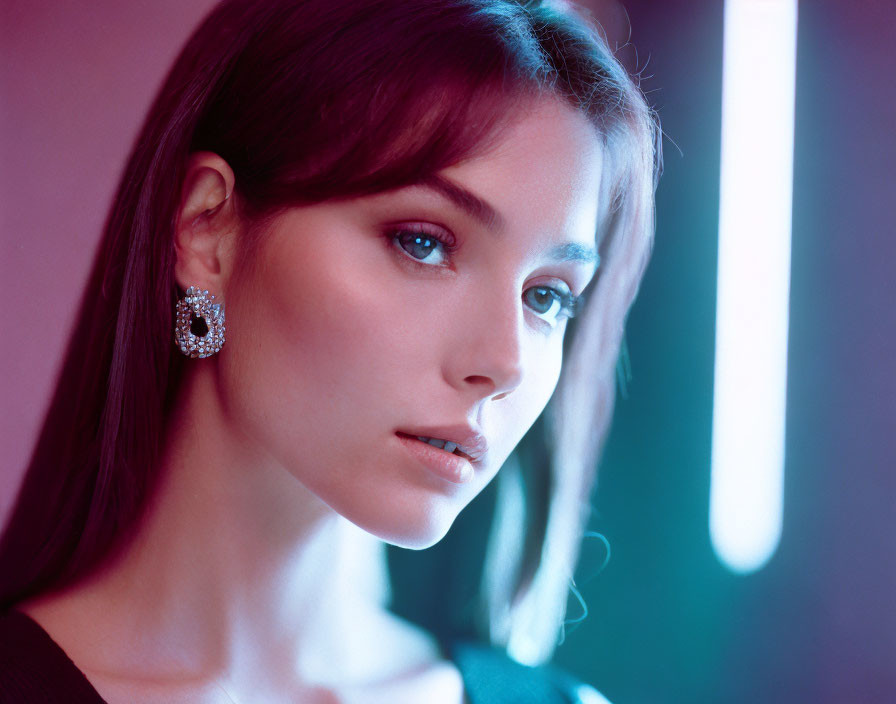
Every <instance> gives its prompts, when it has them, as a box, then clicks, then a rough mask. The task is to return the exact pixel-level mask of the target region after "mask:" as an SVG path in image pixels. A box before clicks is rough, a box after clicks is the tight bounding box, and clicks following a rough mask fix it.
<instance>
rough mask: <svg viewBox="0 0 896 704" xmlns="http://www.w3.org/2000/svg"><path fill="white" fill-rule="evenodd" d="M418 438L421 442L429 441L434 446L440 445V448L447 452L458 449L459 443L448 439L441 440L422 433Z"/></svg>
mask: <svg viewBox="0 0 896 704" xmlns="http://www.w3.org/2000/svg"><path fill="white" fill-rule="evenodd" d="M417 439H418V440H420V441H421V442H425V443H429V444H430V445H432V446H433V447H438V448H439V449H440V450H445V452H454V451H455V450H456V449H457V445H456V444H455V443H453V442H448V441H446V440H439V439H438V438H425V437H423V436H422V435H418V436H417Z"/></svg>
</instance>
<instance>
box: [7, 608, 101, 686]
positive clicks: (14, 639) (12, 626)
mask: <svg viewBox="0 0 896 704" xmlns="http://www.w3.org/2000/svg"><path fill="white" fill-rule="evenodd" d="M60 701H65V702H72V703H73V704H102V702H103V700H102V698H101V697H100V696H99V694H97V691H96V690H95V689H94V688H93V686H92V685H91V684H90V682H89V681H88V680H87V678H86V677H85V676H84V674H83V673H82V672H81V671H80V670H79V669H78V668H77V667H76V666H75V664H74V663H73V662H72V661H71V660H70V659H69V657H68V656H67V655H66V654H65V651H63V650H62V648H60V647H59V646H58V645H57V644H56V643H55V642H54V641H53V639H52V638H50V636H49V635H48V634H47V632H46V631H44V629H43V628H41V627H40V626H39V625H38V624H37V623H36V622H35V621H33V620H32V619H31V618H30V617H29V616H27V615H26V614H24V613H22V612H21V611H17V610H15V609H10V610H8V611H0V704H7V703H10V704H11V703H12V702H16V703H18V704H31V703H34V704H39V703H46V704H50V703H51V702H60Z"/></svg>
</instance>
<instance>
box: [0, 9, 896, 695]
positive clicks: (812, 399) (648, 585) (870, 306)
mask: <svg viewBox="0 0 896 704" xmlns="http://www.w3.org/2000/svg"><path fill="white" fill-rule="evenodd" d="M754 1H755V2H763V1H765V0H754ZM582 4H586V5H588V6H590V7H591V8H592V9H593V10H594V12H595V13H596V14H597V16H598V17H599V18H601V20H602V22H603V24H604V26H605V28H606V31H607V34H608V36H609V37H610V40H611V42H615V43H618V44H619V45H623V44H625V43H626V41H627V40H628V39H629V33H630V39H631V45H629V46H626V47H624V48H622V49H621V51H620V56H621V57H622V58H623V60H624V61H625V62H626V64H627V65H628V66H629V67H630V68H631V69H633V70H637V71H641V74H642V79H643V80H642V87H643V88H644V89H645V91H646V92H647V94H648V98H649V100H650V102H651V104H652V105H653V106H654V107H655V108H656V109H657V110H658V112H659V115H660V117H661V120H662V124H663V130H664V132H665V134H666V139H665V140H664V150H665V155H666V159H665V175H664V177H663V179H662V181H661V183H660V187H659V191H658V194H657V236H656V246H655V250H654V257H653V261H652V263H651V265H650V268H649V269H648V272H647V276H646V279H645V281H644V284H643V286H642V289H641V293H640V295H639V298H638V300H637V302H636V304H635V307H634V309H633V310H632V313H631V315H630V318H629V323H628V333H627V338H628V350H629V357H630V366H631V379H630V380H629V381H628V383H627V384H626V387H627V389H626V391H627V393H626V397H625V398H620V399H619V401H618V403H617V410H616V417H615V421H614V425H613V429H612V432H611V435H610V439H609V441H608V444H607V447H606V452H605V454H604V457H603V460H602V463H601V468H600V475H599V486H598V490H597V492H596V494H595V497H594V506H595V512H594V516H593V519H592V521H591V526H590V527H591V528H592V529H593V530H594V531H596V532H599V533H601V534H602V535H603V536H605V537H606V539H607V540H608V541H609V543H610V545H611V552H612V557H611V559H610V561H609V563H608V565H607V566H606V568H605V569H603V570H602V571H599V573H598V570H597V567H599V565H600V563H601V562H602V560H603V550H602V548H601V547H600V545H602V543H600V541H598V540H596V539H592V540H590V541H588V542H587V543H586V547H585V551H584V555H583V562H582V566H581V568H580V571H579V572H580V573H579V575H578V578H577V585H578V587H579V590H580V592H581V595H582V598H583V599H584V601H585V603H586V605H587V609H588V615H587V618H585V619H584V620H583V621H581V622H580V623H578V624H574V625H570V626H569V627H568V628H567V633H566V639H565V641H564V643H563V644H562V645H561V646H560V648H559V649H558V651H557V657H556V662H557V663H558V664H560V665H561V666H563V667H565V668H566V669H568V670H570V671H572V672H574V673H575V674H577V675H578V676H580V677H581V678H582V679H585V680H586V681H589V682H591V683H593V684H595V685H596V686H597V687H598V688H599V689H600V690H601V691H602V692H603V693H604V694H605V695H606V696H607V697H608V698H609V699H610V700H611V701H613V702H614V703H615V704H648V703H651V704H654V703H664V702H670V703H677V702H682V703H690V702H695V703H702V702H732V703H738V704H739V703H741V702H742V703H744V704H746V703H747V702H751V703H752V702H757V701H761V702H782V703H784V702H816V703H831V704H835V703H836V704H878V703H880V704H883V703H885V702H886V703H888V704H890V703H892V702H894V701H896V471H894V470H896V361H894V360H896V283H894V281H896V277H894V274H896V231H894V230H896V228H894V225H893V222H894V218H893V215H892V211H893V207H894V202H896V175H894V174H896V170H894V166H896V81H894V79H893V72H894V68H896V51H894V44H896V3H893V2H892V0H863V1H862V2H847V1H846V0H811V1H809V0H806V1H804V2H800V3H799V9H798V17H799V21H798V34H797V54H796V56H797V58H796V104H795V105H796V107H795V132H794V175H793V184H794V185H793V218H792V260H791V280H790V286H791V288H790V327H789V331H790V338H789V357H788V359H789V361H788V381H787V406H786V427H787V435H786V444H785V457H786V461H785V474H784V503H783V506H784V509H783V523H782V530H781V536H780V542H779V544H778V545H777V548H776V550H775V551H774V553H773V554H772V555H771V557H770V559H769V560H768V561H767V562H766V563H765V564H764V565H763V566H761V567H760V568H759V569H757V570H755V571H752V572H749V573H746V574H741V573H737V572H734V571H732V570H731V569H730V568H728V567H726V566H725V564H723V562H722V561H721V560H720V559H719V557H718V556H717V555H716V552H715V551H714V548H713V545H712V543H711V540H710V531H709V504H710V469H711V452H712V424H713V365H714V359H715V351H714V350H715V327H716V319H715V314H716V296H715V294H716V272H717V256H718V254H717V253H718V231H719V193H720V188H719V177H720V150H721V146H720V145H721V134H720V132H721V106H722V56H723V19H724V3H723V2H721V1H720V0H715V1H712V2H710V1H709V0H687V2H685V1H684V0H665V1H664V2H650V1H648V0H626V1H625V2H624V3H623V5H624V8H623V6H622V5H620V4H619V3H617V2H615V1H604V0H601V1H599V2H598V1H597V0H593V1H592V2H591V3H582ZM211 5H212V2H211V1H210V0H156V1H155V2H153V3H146V2H127V3H123V2H113V1H112V0H96V1H94V2H68V3H58V2H51V1H50V0H28V1H26V0H2V4H0V8H2V14H0V43H2V44H0V45H2V49H0V52H2V54H0V55H2V57H3V61H2V65H0V150H2V152H0V164H2V167H0V223H2V226H0V231H2V247H3V256H2V264H0V266H2V280H0V291H2V296H0V324H2V326H0V330H2V334H0V370H2V372H0V373H2V375H3V389H4V393H3V397H2V398H3V400H2V404H3V425H2V429H0V437H2V443H3V444H2V447H3V450H4V452H3V455H4V460H3V464H2V467H0V519H2V518H5V516H6V514H7V511H8V509H9V507H10V505H11V503H12V501H13V499H14V495H15V490H16V487H17V486H18V482H19V479H20V477H21V473H22V471H23V469H24V465H25V463H26V461H27V459H28V456H29V453H30V450H31V445H32V443H33V441H34V438H35V434H36V432H37V429H38V425H39V423H40V420H41V416H42V414H43V412H44V410H45V406H46V403H47V402H48V396H49V393H50V390H51V386H52V380H53V377H54V374H55V372H56V369H57V365H58V363H59V358H60V355H61V352H62V347H63V344H64V342H65V339H66V337H67V335H68V330H69V326H70V325H71V323H72V320H73V315H74V312H75V306H76V304H77V299H78V297H79V295H80V292H81V289H82V286H83V284H84V282H85V280H86V276H87V271H88V266H89V263H90V260H91V258H92V255H93V251H94V247H95V245H96V242H97V241H98V236H99V232H100V229H101V227H102V224H103V220H104V218H105V214H106V208H107V207H108V204H109V202H110V199H111V196H112V193H113V190H114V187H115V183H116V180H117V178H118V175H119V172H120V169H121V168H122V167H123V164H124V159H125V156H126V154H127V153H128V151H129V149H130V147H131V142H132V140H133V138H134V135H135V134H136V132H137V129H138V126H139V124H140V121H141V120H142V117H143V114H144V113H145V111H146V109H147V108H148V106H149V102H150V100H151V98H152V96H153V94H154V92H155V90H156V88H157V87H158V85H159V84H160V82H161V79H162V77H163V75H164V72H165V71H166V70H167V68H168V66H169V64H170V62H171V61H172V59H173V57H174V55H175V53H176V51H177V50H178V48H179V47H180V45H181V44H182V43H183V41H184V40H185V39H186V37H187V36H188V34H189V33H190V31H191V29H192V28H193V26H194V25H195V24H196V22H197V21H198V20H199V18H200V17H201V16H202V15H203V14H204V12H205V11H206V10H207V9H208V8H209V7H210V6H211ZM629 27H631V30H629ZM635 49H636V50H637V51H635ZM762 136H763V135H762V134H756V135H755V139H757V140H761V139H762ZM488 500H489V496H488V495H485V496H483V500H482V502H479V503H481V504H483V506H485V505H487V502H488ZM484 510H485V509H483V508H481V507H477V506H475V505H474V506H473V507H471V510H470V511H469V514H466V513H465V514H464V515H463V516H462V517H461V519H460V520H459V522H458V525H457V526H456V528H457V533H458V535H460V534H462V532H463V531H464V530H468V529H469V528H465V525H467V524H472V523H475V522H476V521H480V520H482V518H481V517H482V515H483V511H484ZM453 533H455V531H454V530H453V531H452V534H453ZM458 544H459V543H458V542H457V541H456V540H454V541H453V540H451V534H449V539H446V541H444V543H443V544H441V545H439V546H437V547H436V548H434V549H433V550H430V551H426V552H424V553H417V554H413V555H406V554H396V555H393V558H392V559H393V563H394V565H395V570H396V573H397V574H398V575H401V574H402V573H404V574H405V575H407V574H411V573H412V572H413V571H414V570H416V569H417V567H419V566H420V565H422V564H424V563H427V564H428V565H429V566H430V567H432V566H433V565H437V564H441V565H444V566H445V567H444V568H443V570H445V572H444V573H443V574H441V575H439V574H438V570H437V569H433V570H431V571H430V574H431V575H433V577H432V578H433V579H437V580H441V584H442V585H443V586H444V584H445V583H446V582H445V580H446V579H447V580H450V579H452V576H451V574H450V571H451V569H453V566H456V565H457V564H458V561H457V557H455V556H453V554H452V551H456V550H457V549H458V547H457V546H458ZM404 552H407V551H404ZM452 557H453V558H454V559H452ZM461 557H463V558H470V557H471V556H470V555H464V556H461ZM415 561H416V562H415ZM419 586H420V585H419V584H418V585H416V586H414V588H410V587H402V586H401V583H399V585H398V586H397V591H398V592H399V593H400V592H401V590H402V589H405V590H406V591H407V592H408V593H412V592H416V593H417V594H419V593H420V591H421V590H420V589H419ZM429 606H432V605H427V604H426V603H425V602H423V601H421V602H419V603H418V605H417V606H416V607H415V608H417V609H418V610H425V609H427V608H429ZM581 613H582V608H581V606H580V605H579V604H578V602H576V601H574V600H571V602H570V614H569V616H570V618H571V619H575V618H576V617H577V616H579V615H580V614H581Z"/></svg>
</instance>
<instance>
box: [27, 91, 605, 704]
mask: <svg viewBox="0 0 896 704" xmlns="http://www.w3.org/2000/svg"><path fill="white" fill-rule="evenodd" d="M530 107H531V109H530V110H528V111H527V112H526V113H525V114H524V115H523V116H521V117H519V118H517V119H516V121H515V122H514V123H513V124H512V125H510V126H509V127H508V129H507V131H506V133H504V134H503V135H502V137H501V139H500V140H498V141H497V142H496V144H495V145H494V146H493V147H491V148H490V149H489V150H488V151H486V152H485V153H483V154H479V155H477V156H475V157H473V158H470V159H468V160H467V161H465V162H462V163H460V164H457V165H454V166H452V167H450V168H448V169H445V170H444V171H443V172H441V173H440V174H439V176H440V177H441V178H444V179H445V180H446V181H447V182H448V183H451V184H455V185H456V186H459V187H460V188H462V189H463V190H465V191H467V192H469V193H472V194H475V196H476V197H477V198H478V199H480V200H482V201H485V202H487V203H488V204H489V205H490V206H491V208H492V209H493V211H494V214H496V215H497V217H491V218H489V222H490V223H491V224H490V226H489V225H488V224H486V223H485V222H483V220H482V218H479V217H477V216H475V215H474V214H472V213H470V212H468V209H464V208H462V207H460V206H459V205H458V204H457V203H456V202H455V201H453V200H452V199H451V198H449V197H447V196H446V195H445V194H444V192H440V191H439V189H437V188H432V187H430V186H426V185H422V184H418V185H415V186H410V187H406V188H401V189H397V190H395V191H389V192H386V193H380V194H375V195H372V196H365V197H361V198H353V199H347V200H337V201H326V202H324V203H320V204H315V205H310V206H300V207H295V208H290V209H288V210H286V211H284V212H283V213H281V214H279V215H277V216H276V217H275V218H273V219H272V220H270V221H268V222H266V223H265V225H264V230H263V232H261V233H260V236H259V237H257V238H253V241H257V243H258V245H257V247H256V248H255V249H254V250H253V251H252V252H251V253H249V254H248V259H247V258H246V253H245V252H244V251H243V250H242V249H241V247H240V242H241V238H243V237H246V235H247V231H248V228H249V226H250V225H249V224H248V223H245V222H243V221H242V220H241V218H240V216H239V208H238V206H237V200H238V198H239V188H238V184H235V183H234V180H233V173H232V171H230V169H229V167H228V166H227V164H226V162H224V161H223V159H221V158H220V157H217V156H216V155H213V154H210V153H199V154H196V155H194V156H193V158H192V160H191V163H190V171H189V176H188V179H187V182H186V186H185V190H184V199H183V204H182V208H181V212H180V217H179V220H178V227H177V255H178V259H177V264H176V269H175V272H176V278H177V280H178V284H179V285H180V286H181V287H182V288H184V289H185V288H186V287H188V286H190V285H200V286H202V287H203V288H207V289H209V290H210V291H211V292H213V293H215V294H216V295H217V297H218V300H219V301H222V302H224V304H225V307H226V315H227V329H228V341H227V343H226V345H225V347H224V350H222V352H221V353H220V354H219V355H218V356H217V357H214V358H210V359H208V360H201V361H197V362H196V363H195V364H191V366H190V368H189V372H188V374H187V377H186V379H185V382H184V384H183V386H182V388H181V390H180V393H179V402H178V403H177V405H176V409H177V410H176V412H175V414H174V415H173V416H172V417H171V418H170V421H169V425H168V428H167V432H166V442H165V450H164V453H163V460H162V463H161V467H160V471H161V472H162V476H163V481H162V484H161V486H160V489H159V491H158V493H157V495H156V497H155V498H154V501H153V503H152V505H151V507H150V510H149V511H148V512H147V515H146V517H145V520H144V522H143V524H142V526H141V529H140V531H139V532H138V536H137V538H136V540H135V542H134V544H133V546H132V547H131V548H130V549H129V550H128V551H127V552H126V554H125V555H124V556H123V558H122V559H121V560H120V561H119V562H118V563H116V564H113V565H111V566H110V567H108V568H107V569H105V570H103V571H101V572H99V573H98V574H96V575H94V576H93V577H92V578H91V579H89V580H87V581H86V582H84V583H82V584H78V585H77V586H76V587H74V588H73V589H71V590H68V591H66V592H63V593H61V594H56V595H53V596H51V597H45V598H43V599H41V600H36V601H33V602H31V603H30V604H27V605H25V606H24V607H23V610H25V611H26V612H28V613H29V614H30V615H31V616H32V617H33V618H35V620H37V621H38V622H39V623H41V624H42V625H43V626H44V628H45V629H46V630H47V631H48V632H49V633H50V634H51V635H52V636H53V637H54V639H55V640H56V641H57V642H58V643H60V645H62V647H63V648H64V649H65V650H66V651H67V652H68V654H69V655H70V656H71V657H72V659H73V660H74V662H75V663H76V664H77V665H78V666H79V667H81V669H82V670H83V671H85V673H87V675H88V677H89V678H90V679H91V681H92V682H93V683H94V684H95V686H96V687H97V689H98V690H99V691H100V693H101V694H102V695H103V696H104V697H105V698H106V699H107V700H108V701H110V702H115V701H128V700H129V699H128V697H129V696H133V695H134V693H135V692H137V693H138V695H139V696H141V697H143V699H142V700H143V701H162V700H165V701H177V700H179V699H178V697H180V698H181V699H182V700H184V701H187V700H189V701H209V702H217V701H229V699H225V698H224V696H228V697H229V696H230V695H233V696H236V697H237V698H240V697H245V698H246V699H247V700H251V699H252V698H253V697H255V698H257V697H258V696H259V693H266V696H267V697H268V698H267V699H265V701H291V700H292V699H291V697H294V696H295V694H296V692H301V693H303V695H304V696H306V697H307V700H308V701H332V700H333V699H332V698H329V699H328V697H332V696H333V695H334V693H339V695H340V696H341V697H343V699H340V701H354V700H353V699H352V698H351V697H352V696H356V697H358V699H357V700H358V701H367V702H372V701H377V700H376V699H375V696H376V693H377V692H381V693H382V696H383V701H392V702H401V701H419V696H420V692H421V691H423V692H429V693H431V692H433V691H439V692H442V693H443V696H444V697H445V698H444V701H446V702H461V701H463V692H462V685H461V683H460V680H459V676H458V674H457V672H456V670H455V669H454V667H453V666H452V665H450V663H446V662H445V661H443V660H441V658H440V656H439V654H438V651H437V647H436V645H435V643H434V642H433V641H432V639H431V637H429V636H428V634H426V633H425V632H423V631H422V630H420V629H418V628H416V627H414V626H412V625H411V624H409V623H407V622H404V621H402V620H401V619H399V618H398V617H396V616H394V615H393V614H391V613H389V612H388V611H387V610H386V608H385V597H386V594H387V584H386V578H385V567H384V558H383V551H382V543H381V542H380V541H386V542H389V543H393V544H396V545H401V546H405V547H409V548H424V547H427V546H429V545H432V544H434V543H436V542H438V540H440V539H441V538H442V537H443V536H444V535H445V533H446V532H447V531H448V529H449V528H450V527H451V524H452V523H453V521H454V520H455V518H456V517H457V515H458V514H459V513H460V511H461V510H462V509H463V508H464V507H465V506H466V505H467V504H468V503H469V502H470V501H471V500H472V499H473V498H474V497H475V496H476V495H477V494H478V493H479V492H480V491H481V490H482V488H483V487H484V486H485V485H486V484H487V483H488V482H489V481H490V480H491V479H492V478H493V477H494V475H495V474H496V473H497V471H498V470H499V468H500V466H501V464H502V463H503V462H504V460H505V459H506V458H507V456H508V455H509V454H510V452H511V451H512V449H513V448H514V447H515V446H516V444H517V443H518V442H519V440H520V438H521V437H522V436H523V434H524V433H525V432H526V430H527V429H528V428H529V427H530V426H531V425H532V423H533V422H534V421H535V419H536V418H537V417H538V415H539V414H540V413H541V412H542V410H543V409H544V407H545V405H546V404H547V402H548V399H549V398H550V396H551V394H552V393H553V390H554V388H555V386H556V383H557V380H558V377H559V373H560V369H561V364H562V341H563V330H564V327H565V323H564V320H563V316H562V315H557V314H556V306H551V307H550V308H551V309H553V310H554V313H553V314H551V315H547V314H545V313H543V312H542V311H540V310H536V308H535V307H533V306H532V305H530V304H531V302H532V301H533V299H532V298H531V295H532V294H528V296H529V297H527V292H528V291H530V290H531V289H532V288H533V287H550V288H555V289H556V290H558V291H561V292H562V291H566V290H568V291H569V292H570V293H571V294H573V295H575V294H578V293H580V292H581V291H582V290H583V289H584V288H585V286H586V285H587V283H588V281H589V280H590V278H591V277H592V276H593V274H594V267H595V264H594V263H593V262H588V261H587V257H583V256H575V257H573V258H571V259H569V260H565V261H561V260H558V256H557V255H558V252H566V253H567V254H568V253H570V252H575V253H578V255H581V253H582V252H588V251H589V250H591V249H592V248H593V247H594V245H595V243H594V237H595V230H596V226H597V221H598V216H599V206H600V204H599V203H598V202H597V197H596V195H597V193H598V191H599V188H600V178H601V166H602V161H601V148H600V144H599V140H598V137H597V134H596V133H595V131H594V128H593V127H592V126H591V124H590V123H589V122H588V121H587V119H586V118H585V117H584V116H582V115H581V114H580V113H578V112H576V111H575V110H574V109H572V108H570V107H568V106H567V105H566V104H564V103H561V102H560V101H559V100H556V99H554V98H550V97H541V98H538V99H536V100H534V101H533V103H532V105H531V106H530ZM408 232H410V233H412V234H414V235H416V236H419V237H421V238H424V239H426V238H430V239H433V240H438V239H439V238H441V239H442V240H443V241H444V242H447V243H450V247H447V248H443V249H440V248H439V246H434V247H432V248H430V247H415V246H414V245H415V242H414V237H411V238H408V237H404V238H403V239H402V238H401V237H399V235H401V234H402V233H408ZM402 243H404V245H405V246H403V244H402ZM418 244H419V243H418ZM442 247H444V245H442ZM409 249H410V250H411V251H410V252H409V251H408V250H409ZM430 250H431V251H430ZM449 250H450V251H449ZM413 253H416V254H418V255H420V254H425V256H426V261H420V260H418V259H417V258H415V257H414V256H412V254H413ZM451 424H468V425H470V426H472V427H476V428H478V429H481V432H482V434H483V435H484V436H485V437H486V438H487V439H488V443H489V451H488V454H487V455H486V457H484V458H483V460H482V461H481V462H479V463H476V466H475V467H474V472H473V475H472V477H470V478H469V479H468V480H467V481H462V482H448V481H445V480H444V479H441V478H438V477H435V476H433V475H432V473H430V472H429V471H427V470H426V469H425V468H423V467H422V466H421V465H420V463H419V461H417V460H416V459H415V458H414V457H413V456H412V455H410V454H409V453H408V452H407V451H406V449H405V448H404V447H403V445H402V444H401V442H400V441H399V439H398V437H397V436H396V432H398V431H401V430H402V429H406V428H409V427H417V426H420V425H431V426H441V425H451ZM135 633H139V634H141V635H140V638H139V639H137V640H135V639H134V634H135ZM434 685H435V686H436V689H435V690H434V689H433V686H434ZM222 693H223V694H222ZM153 697H155V698H153ZM362 697H363V698H362ZM415 697H417V698H416V699H415ZM427 700H428V701H431V697H430V698H428V699H427Z"/></svg>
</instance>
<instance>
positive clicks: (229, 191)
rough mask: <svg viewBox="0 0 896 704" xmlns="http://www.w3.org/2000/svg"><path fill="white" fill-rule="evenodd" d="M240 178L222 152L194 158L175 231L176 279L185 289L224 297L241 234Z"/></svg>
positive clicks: (202, 154) (189, 164)
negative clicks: (237, 189) (236, 195)
mask: <svg viewBox="0 0 896 704" xmlns="http://www.w3.org/2000/svg"><path fill="white" fill-rule="evenodd" d="M234 180H235V179H234V175H233V169H231V168H230V165H229V164H228V163H227V162H226V161H224V159H222V158H221V157H220V156H218V155H217V154H213V153H211V152H196V153H194V154H191V155H190V160H189V162H188V163H187V173H186V177H185V178H184V188H183V192H182V193H181V201H180V207H179V208H178V211H177V219H176V222H175V227H174V250H175V253H176V255H177V261H176V263H175V266H174V277H175V279H176V281H177V283H178V285H179V286H180V288H181V289H182V290H186V289H187V288H188V287H189V286H199V287H200V288H203V289H207V290H208V291H210V292H211V293H213V294H215V296H216V297H217V298H218V300H221V299H222V298H223V295H222V294H223V292H224V288H225V286H226V283H227V279H228V278H229V275H230V270H231V263H232V257H233V252H234V250H235V246H234V245H235V243H236V237H237V235H238V234H239V230H240V220H239V217H238V213H237V211H236V208H235V205H234V199H233V198H231V196H232V195H233V186H234Z"/></svg>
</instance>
